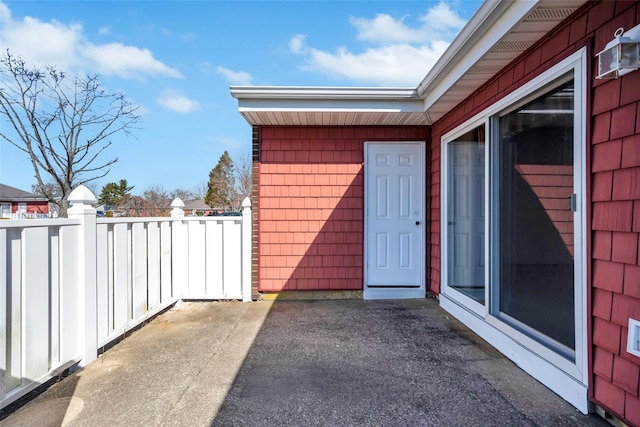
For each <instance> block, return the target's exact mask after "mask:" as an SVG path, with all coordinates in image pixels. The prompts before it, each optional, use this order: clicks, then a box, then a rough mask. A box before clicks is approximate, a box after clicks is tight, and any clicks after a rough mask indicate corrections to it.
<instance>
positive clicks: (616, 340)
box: [429, 0, 640, 426]
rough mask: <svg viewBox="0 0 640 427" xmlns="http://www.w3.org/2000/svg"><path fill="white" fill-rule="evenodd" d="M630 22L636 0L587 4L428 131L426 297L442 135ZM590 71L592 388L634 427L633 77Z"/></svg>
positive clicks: (639, 130)
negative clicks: (630, 331) (630, 330)
mask: <svg viewBox="0 0 640 427" xmlns="http://www.w3.org/2000/svg"><path fill="white" fill-rule="evenodd" d="M637 24H640V3H639V2H637V1H621V0H619V1H594V2H589V3H587V5H585V7H583V8H582V9H581V10H579V11H577V12H576V13H575V14H574V15H573V16H572V17H570V18H569V20H568V21H567V22H565V23H563V24H562V25H560V26H559V27H557V28H556V29H555V30H553V31H552V32H551V33H550V34H549V35H548V36H547V37H545V38H544V39H543V40H541V41H540V42H539V43H537V44H536V45H534V46H533V47H532V48H531V49H530V50H529V51H528V52H526V53H525V55H523V56H521V57H520V58H518V59H517V60H516V61H514V62H513V63H512V64H511V65H510V66H508V67H506V68H505V69H504V70H503V71H502V72H500V73H499V74H498V75H496V76H495V77H494V79H493V80H491V81H489V82H488V83H487V84H486V85H484V86H483V87H482V88H480V89H479V90H478V91H476V93H474V94H473V95H472V96H471V97H469V98H468V99H467V100H465V102H463V103H462V104H460V105H459V106H458V107H457V108H456V109H455V110H454V111H452V112H451V113H450V114H448V115H447V116H445V117H443V118H442V119H441V120H439V121H438V122H437V123H435V124H434V126H433V128H432V133H433V137H432V145H431V171H429V172H430V174H431V186H430V192H431V193H430V195H431V210H432V216H431V218H432V220H431V230H432V233H431V247H430V253H431V260H430V263H431V266H432V272H431V275H430V280H431V284H430V286H431V289H432V290H433V291H439V290H440V272H439V269H440V236H439V230H440V221H439V219H440V211H439V207H440V200H439V199H440V193H439V192H440V140H441V137H442V135H443V134H444V133H446V132H448V131H449V130H451V129H453V128H454V127H455V126H457V125H459V124H461V123H462V122H464V121H465V120H467V119H469V118H471V117H472V116H474V115H475V114H477V113H479V112H481V111H482V110H483V109H485V108H486V107H487V106H489V105H491V104H492V103H494V102H495V101H497V100H498V99H500V98H502V97H504V96H505V95H506V94H508V93H510V92H512V91H513V90H514V89H516V88H517V87H519V86H521V85H523V84H524V83H526V82H527V81H530V80H531V79H532V78H534V77H535V76H537V75H539V74H540V73H542V72H544V71H545V70H547V69H549V68H550V67H551V66H553V65H554V64H556V63H558V62H559V61H560V60H562V59H563V58H565V57H567V56H568V55H570V54H571V53H573V52H575V51H577V50H578V49H580V48H582V47H584V46H587V48H588V51H589V52H590V55H591V57H592V58H593V57H594V56H595V53H597V52H599V51H600V50H602V49H603V48H604V46H605V45H606V44H607V42H609V41H610V40H611V39H613V33H614V31H615V30H616V29H617V28H619V27H623V28H625V29H630V28H632V27H634V26H635V25H637ZM589 72H590V75H589V79H590V80H589V82H590V86H591V88H592V91H591V93H590V94H589V95H588V97H589V105H588V110H589V112H590V114H591V116H590V120H588V121H587V131H588V134H587V139H588V141H587V143H588V145H589V148H590V151H589V152H588V156H587V157H588V159H591V160H590V163H589V164H588V165H587V168H588V170H589V171H588V178H589V179H588V180H587V182H588V184H587V188H588V196H589V200H588V208H589V219H590V224H591V230H590V232H589V234H588V236H587V241H588V242H589V244H590V246H588V248H587V251H588V254H589V260H588V272H589V274H588V284H587V286H588V290H587V292H588V302H589V310H590V312H589V333H590V342H589V344H590V346H591V347H590V356H591V360H590V370H591V372H592V376H591V381H590V384H589V388H590V393H591V397H592V400H594V401H595V402H596V403H597V404H598V405H600V406H602V407H604V408H605V409H607V410H608V411H610V412H611V413H613V414H615V415H616V416H617V417H619V418H621V419H623V420H624V421H625V422H627V423H629V424H631V425H637V426H640V386H639V382H640V358H637V357H635V356H632V355H630V354H628V353H627V352H626V342H627V327H628V319H629V317H632V318H635V319H640V260H639V255H640V71H636V72H632V73H631V74H628V75H626V76H623V77H621V78H619V79H617V80H605V81H601V80H595V78H594V76H595V74H596V70H595V59H592V61H591V63H590V71H589Z"/></svg>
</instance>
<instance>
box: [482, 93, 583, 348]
mask: <svg viewBox="0 0 640 427" xmlns="http://www.w3.org/2000/svg"><path fill="white" fill-rule="evenodd" d="M493 123H495V124H496V125H497V129H496V133H495V137H496V138H495V159H496V162H495V163H496V168H495V173H496V177H495V181H494V188H495V199H494V205H493V209H492V212H494V225H495V227H494V228H495V236H496V240H495V251H494V253H495V254H496V255H497V256H496V257H495V259H494V262H495V270H494V272H495V274H494V283H495V291H496V294H497V295H496V297H497V298H496V304H495V305H494V306H492V308H491V312H492V314H494V315H496V316H497V317H498V318H500V319H501V320H503V321H504V322H506V323H508V324H509V325H511V326H513V327H514V328H516V329H518V330H520V331H521V332H523V333H525V334H527V335H529V336H531V337H532V338H534V339H535V340H537V341H540V342H541V343H543V344H544V345H546V346H548V347H550V348H552V349H553V350H554V351H556V352H558V353H560V354H561V355H563V356H564V357H566V358H569V359H571V358H573V353H574V349H575V308H574V218H573V217H574V203H575V196H574V168H573V162H574V142H573V141H574V90H573V80H571V81H569V82H567V83H564V84H562V85H560V86H559V87H556V88H554V89H552V90H551V91H549V92H547V93H544V94H543V95H541V96H539V97H537V98H536V99H534V100H532V101H530V102H528V103H527V104H525V105H523V106H520V107H517V108H515V109H514V110H512V111H510V112H508V113H507V114H504V115H502V116H501V117H498V118H496V119H495V120H494V122H493Z"/></svg>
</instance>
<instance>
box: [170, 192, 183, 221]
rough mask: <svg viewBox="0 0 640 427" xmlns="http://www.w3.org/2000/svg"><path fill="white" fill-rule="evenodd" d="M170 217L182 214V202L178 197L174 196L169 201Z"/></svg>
mask: <svg viewBox="0 0 640 427" xmlns="http://www.w3.org/2000/svg"><path fill="white" fill-rule="evenodd" d="M171 208H172V209H171V217H172V218H181V217H183V216H184V202H183V201H182V199H181V198H180V197H176V198H175V199H173V202H171Z"/></svg>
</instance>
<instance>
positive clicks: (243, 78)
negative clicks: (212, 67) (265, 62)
mask: <svg viewBox="0 0 640 427" xmlns="http://www.w3.org/2000/svg"><path fill="white" fill-rule="evenodd" d="M216 71H218V73H219V74H221V75H222V76H223V77H224V78H225V79H227V81H228V82H229V83H231V84H233V85H241V86H251V80H252V77H251V74H249V73H247V72H245V71H233V70H230V69H228V68H225V67H222V66H218V67H216Z"/></svg>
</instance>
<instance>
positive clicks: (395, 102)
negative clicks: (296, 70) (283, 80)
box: [230, 86, 424, 113]
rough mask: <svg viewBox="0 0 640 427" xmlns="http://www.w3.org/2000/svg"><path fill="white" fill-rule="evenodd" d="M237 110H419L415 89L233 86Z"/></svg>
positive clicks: (421, 109)
mask: <svg viewBox="0 0 640 427" xmlns="http://www.w3.org/2000/svg"><path fill="white" fill-rule="evenodd" d="M230 89H231V95H232V96H233V97H234V98H236V99H238V111H239V112H251V111H301V112H397V113H422V112H423V111H424V109H423V108H424V104H423V102H422V100H421V99H420V98H418V97H417V96H416V90H415V88H365V87H345V88H336V87H286V86H280V87H278V86H233V87H231V88H230Z"/></svg>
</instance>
